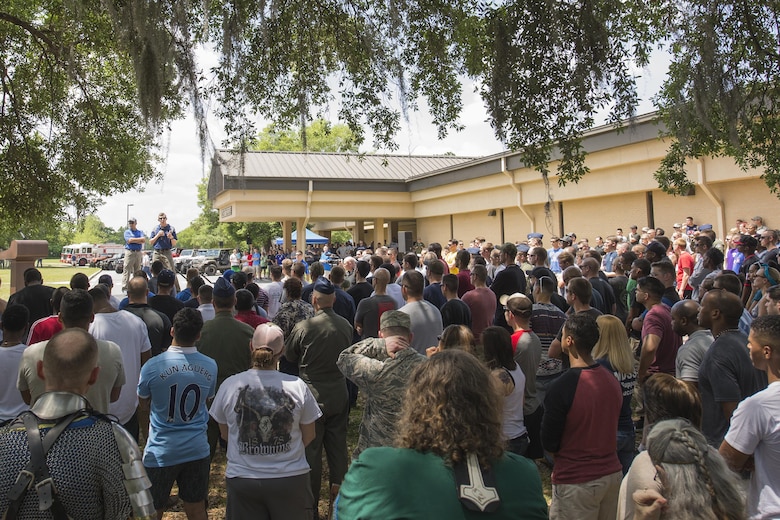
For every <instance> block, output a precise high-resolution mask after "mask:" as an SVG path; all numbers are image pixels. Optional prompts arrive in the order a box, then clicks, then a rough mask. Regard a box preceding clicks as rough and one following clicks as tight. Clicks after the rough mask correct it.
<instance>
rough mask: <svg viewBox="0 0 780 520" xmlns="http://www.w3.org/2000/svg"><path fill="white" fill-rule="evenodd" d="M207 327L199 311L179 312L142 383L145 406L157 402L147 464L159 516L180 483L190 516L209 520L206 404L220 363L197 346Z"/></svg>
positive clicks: (140, 394) (143, 371) (151, 421)
mask: <svg viewBox="0 0 780 520" xmlns="http://www.w3.org/2000/svg"><path fill="white" fill-rule="evenodd" d="M202 328H203V318H202V317H201V315H200V313H199V312H198V311H197V310H196V309H189V308H185V309H182V310H180V311H179V312H177V313H176V315H175V316H174V318H173V342H172V343H171V346H170V347H169V348H168V350H167V351H165V352H163V353H162V354H160V355H159V356H155V357H154V358H152V359H150V360H149V361H148V362H147V363H146V364H145V365H144V366H143V368H142V369H141V378H140V381H139V382H138V397H139V399H140V401H141V404H142V405H143V406H149V404H150V403H151V411H150V415H149V438H148V440H147V442H146V448H145V450H144V460H143V462H144V467H145V468H146V472H147V474H148V476H149V480H150V481H151V483H152V498H153V500H154V507H155V509H156V510H157V514H158V517H159V518H162V513H163V510H164V509H165V505H166V502H167V501H168V496H169V495H170V492H171V488H172V487H173V483H174V482H176V483H177V484H178V486H179V496H180V497H181V499H182V501H183V502H184V512H185V513H186V514H187V518H188V519H189V520H193V519H203V520H205V519H206V518H207V514H206V497H207V496H208V490H209V464H210V457H209V443H208V440H207V437H206V428H207V424H208V419H209V415H208V409H207V407H206V400H207V399H209V398H212V397H214V394H215V392H216V387H217V363H216V362H215V361H214V360H213V359H211V358H210V357H208V356H206V355H204V354H201V353H200V352H198V349H197V347H195V346H194V345H195V342H196V341H197V340H198V338H199V337H200V331H201V329H202Z"/></svg>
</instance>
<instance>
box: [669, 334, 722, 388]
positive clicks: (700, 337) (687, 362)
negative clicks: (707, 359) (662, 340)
mask: <svg viewBox="0 0 780 520" xmlns="http://www.w3.org/2000/svg"><path fill="white" fill-rule="evenodd" d="M713 341H715V338H713V337H712V333H711V332H710V331H709V330H706V329H702V330H697V331H696V332H694V333H693V334H689V335H688V341H686V342H685V343H683V344H682V346H681V347H680V348H679V349H678V350H677V359H676V361H675V368H676V373H675V377H677V379H682V380H683V381H691V382H693V383H697V382H698V381H699V367H700V366H701V362H702V360H703V359H704V354H705V353H706V352H707V349H708V348H710V345H712V342H713Z"/></svg>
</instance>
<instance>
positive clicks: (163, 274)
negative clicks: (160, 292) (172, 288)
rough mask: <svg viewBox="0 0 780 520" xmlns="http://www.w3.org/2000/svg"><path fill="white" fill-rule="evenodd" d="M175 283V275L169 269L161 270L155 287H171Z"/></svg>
mask: <svg viewBox="0 0 780 520" xmlns="http://www.w3.org/2000/svg"><path fill="white" fill-rule="evenodd" d="M175 282H176V275H175V274H173V271H171V270H170V269H163V270H162V271H160V274H158V275H157V285H173V284H174V283H175Z"/></svg>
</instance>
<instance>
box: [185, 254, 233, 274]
mask: <svg viewBox="0 0 780 520" xmlns="http://www.w3.org/2000/svg"><path fill="white" fill-rule="evenodd" d="M230 252H231V250H230V249H208V250H206V251H205V253H204V254H203V255H198V256H195V257H193V258H192V260H191V263H190V266H189V267H196V268H197V269H198V271H200V274H206V275H209V276H213V275H215V274H217V273H220V272H223V271H227V270H228V269H230Z"/></svg>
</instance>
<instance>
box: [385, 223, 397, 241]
mask: <svg viewBox="0 0 780 520" xmlns="http://www.w3.org/2000/svg"><path fill="white" fill-rule="evenodd" d="M393 242H395V243H396V244H397V243H398V221H397V220H391V221H390V222H389V223H388V224H387V243H388V244H390V243H393Z"/></svg>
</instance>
